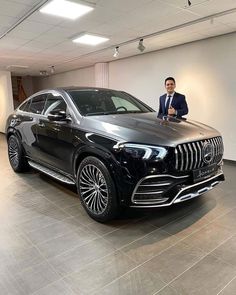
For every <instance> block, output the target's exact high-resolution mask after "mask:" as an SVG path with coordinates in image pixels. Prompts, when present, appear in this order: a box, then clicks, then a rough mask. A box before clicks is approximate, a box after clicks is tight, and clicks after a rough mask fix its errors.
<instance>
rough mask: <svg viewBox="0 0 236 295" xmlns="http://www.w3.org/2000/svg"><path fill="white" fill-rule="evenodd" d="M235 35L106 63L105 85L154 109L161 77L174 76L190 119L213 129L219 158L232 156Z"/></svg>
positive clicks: (235, 152)
mask: <svg viewBox="0 0 236 295" xmlns="http://www.w3.org/2000/svg"><path fill="white" fill-rule="evenodd" d="M235 53H236V33H233V34H229V35H224V36H220V37H216V38H211V39H207V40H201V41H197V42H193V43H190V44H185V45H181V46H176V47H172V48H169V49H164V50H161V51H157V52H152V53H147V54H142V55H139V56H135V57H132V58H127V59H123V60H118V61H114V62H111V63H110V64H109V87H110V88H115V89H123V90H125V91H127V92H130V93H131V94H133V95H135V96H136V97H138V98H141V99H142V100H143V101H144V102H146V103H148V104H149V105H150V106H152V107H153V108H154V109H156V110H157V109H158V97H159V96H160V95H161V94H163V93H164V91H165V89H164V79H165V78H166V77H167V76H174V77H175V78H176V80H177V88H176V90H177V91H178V92H181V93H184V94H185V95H186V97H187V101H188V105H189V109H190V112H189V114H188V118H189V119H194V120H198V121H201V122H203V123H206V124H208V125H211V126H213V127H215V128H216V129H218V130H219V131H220V132H221V133H222V135H223V138H224V144H225V158H226V159H230V160H234V161H235V160H236V131H235V130H234V128H236V115H235V110H236V58H235Z"/></svg>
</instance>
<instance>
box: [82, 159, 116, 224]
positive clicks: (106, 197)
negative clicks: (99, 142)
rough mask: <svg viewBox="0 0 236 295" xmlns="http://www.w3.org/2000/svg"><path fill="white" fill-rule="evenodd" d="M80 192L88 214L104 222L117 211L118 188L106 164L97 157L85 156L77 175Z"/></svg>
mask: <svg viewBox="0 0 236 295" xmlns="http://www.w3.org/2000/svg"><path fill="white" fill-rule="evenodd" d="M77 185H78V193H79V195H80V198H81V202H82V204H83V206H84V208H85V209H86V211H87V212H88V214H89V215H90V216H91V217H92V218H94V219H95V220H98V221H101V222H104V221H107V220H109V219H112V218H114V216H115V215H116V213H117V199H116V190H115V186H114V183H113V180H112V178H111V176H110V173H109V171H108V169H107V168H106V166H105V165H104V164H103V163H102V162H101V161H100V160H99V159H97V158H95V157H87V158H85V159H84V160H83V161H82V162H81V164H80V167H79V170H78V177H77Z"/></svg>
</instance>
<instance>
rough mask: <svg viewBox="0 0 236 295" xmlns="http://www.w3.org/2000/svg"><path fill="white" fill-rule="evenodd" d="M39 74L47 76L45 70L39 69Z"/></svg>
mask: <svg viewBox="0 0 236 295" xmlns="http://www.w3.org/2000/svg"><path fill="white" fill-rule="evenodd" d="M39 74H40V76H48V72H47V71H39Z"/></svg>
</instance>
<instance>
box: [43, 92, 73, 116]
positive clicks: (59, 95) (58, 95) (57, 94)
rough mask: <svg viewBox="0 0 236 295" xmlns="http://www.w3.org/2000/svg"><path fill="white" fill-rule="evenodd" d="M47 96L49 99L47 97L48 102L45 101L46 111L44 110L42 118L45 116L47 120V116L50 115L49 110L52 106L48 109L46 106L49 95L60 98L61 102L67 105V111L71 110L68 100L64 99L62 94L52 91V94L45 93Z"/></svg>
mask: <svg viewBox="0 0 236 295" xmlns="http://www.w3.org/2000/svg"><path fill="white" fill-rule="evenodd" d="M45 94H46V95H47V97H46V100H45V104H44V109H43V111H42V114H41V115H42V116H44V117H45V118H47V115H48V112H47V110H48V108H50V106H51V105H50V106H49V107H48V108H47V109H46V105H47V101H48V96H49V95H52V96H57V97H60V98H61V100H62V101H64V103H65V105H66V109H67V110H69V106H68V104H67V102H66V100H65V99H64V97H63V96H62V95H61V94H60V93H57V92H56V91H50V92H47V93H46V92H45ZM52 105H53V104H52Z"/></svg>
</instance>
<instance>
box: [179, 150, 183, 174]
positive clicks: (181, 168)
mask: <svg viewBox="0 0 236 295" xmlns="http://www.w3.org/2000/svg"><path fill="white" fill-rule="evenodd" d="M179 150H180V153H181V167H180V170H181V171H182V170H183V168H184V154H183V149H182V147H181V145H180V146H179Z"/></svg>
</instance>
